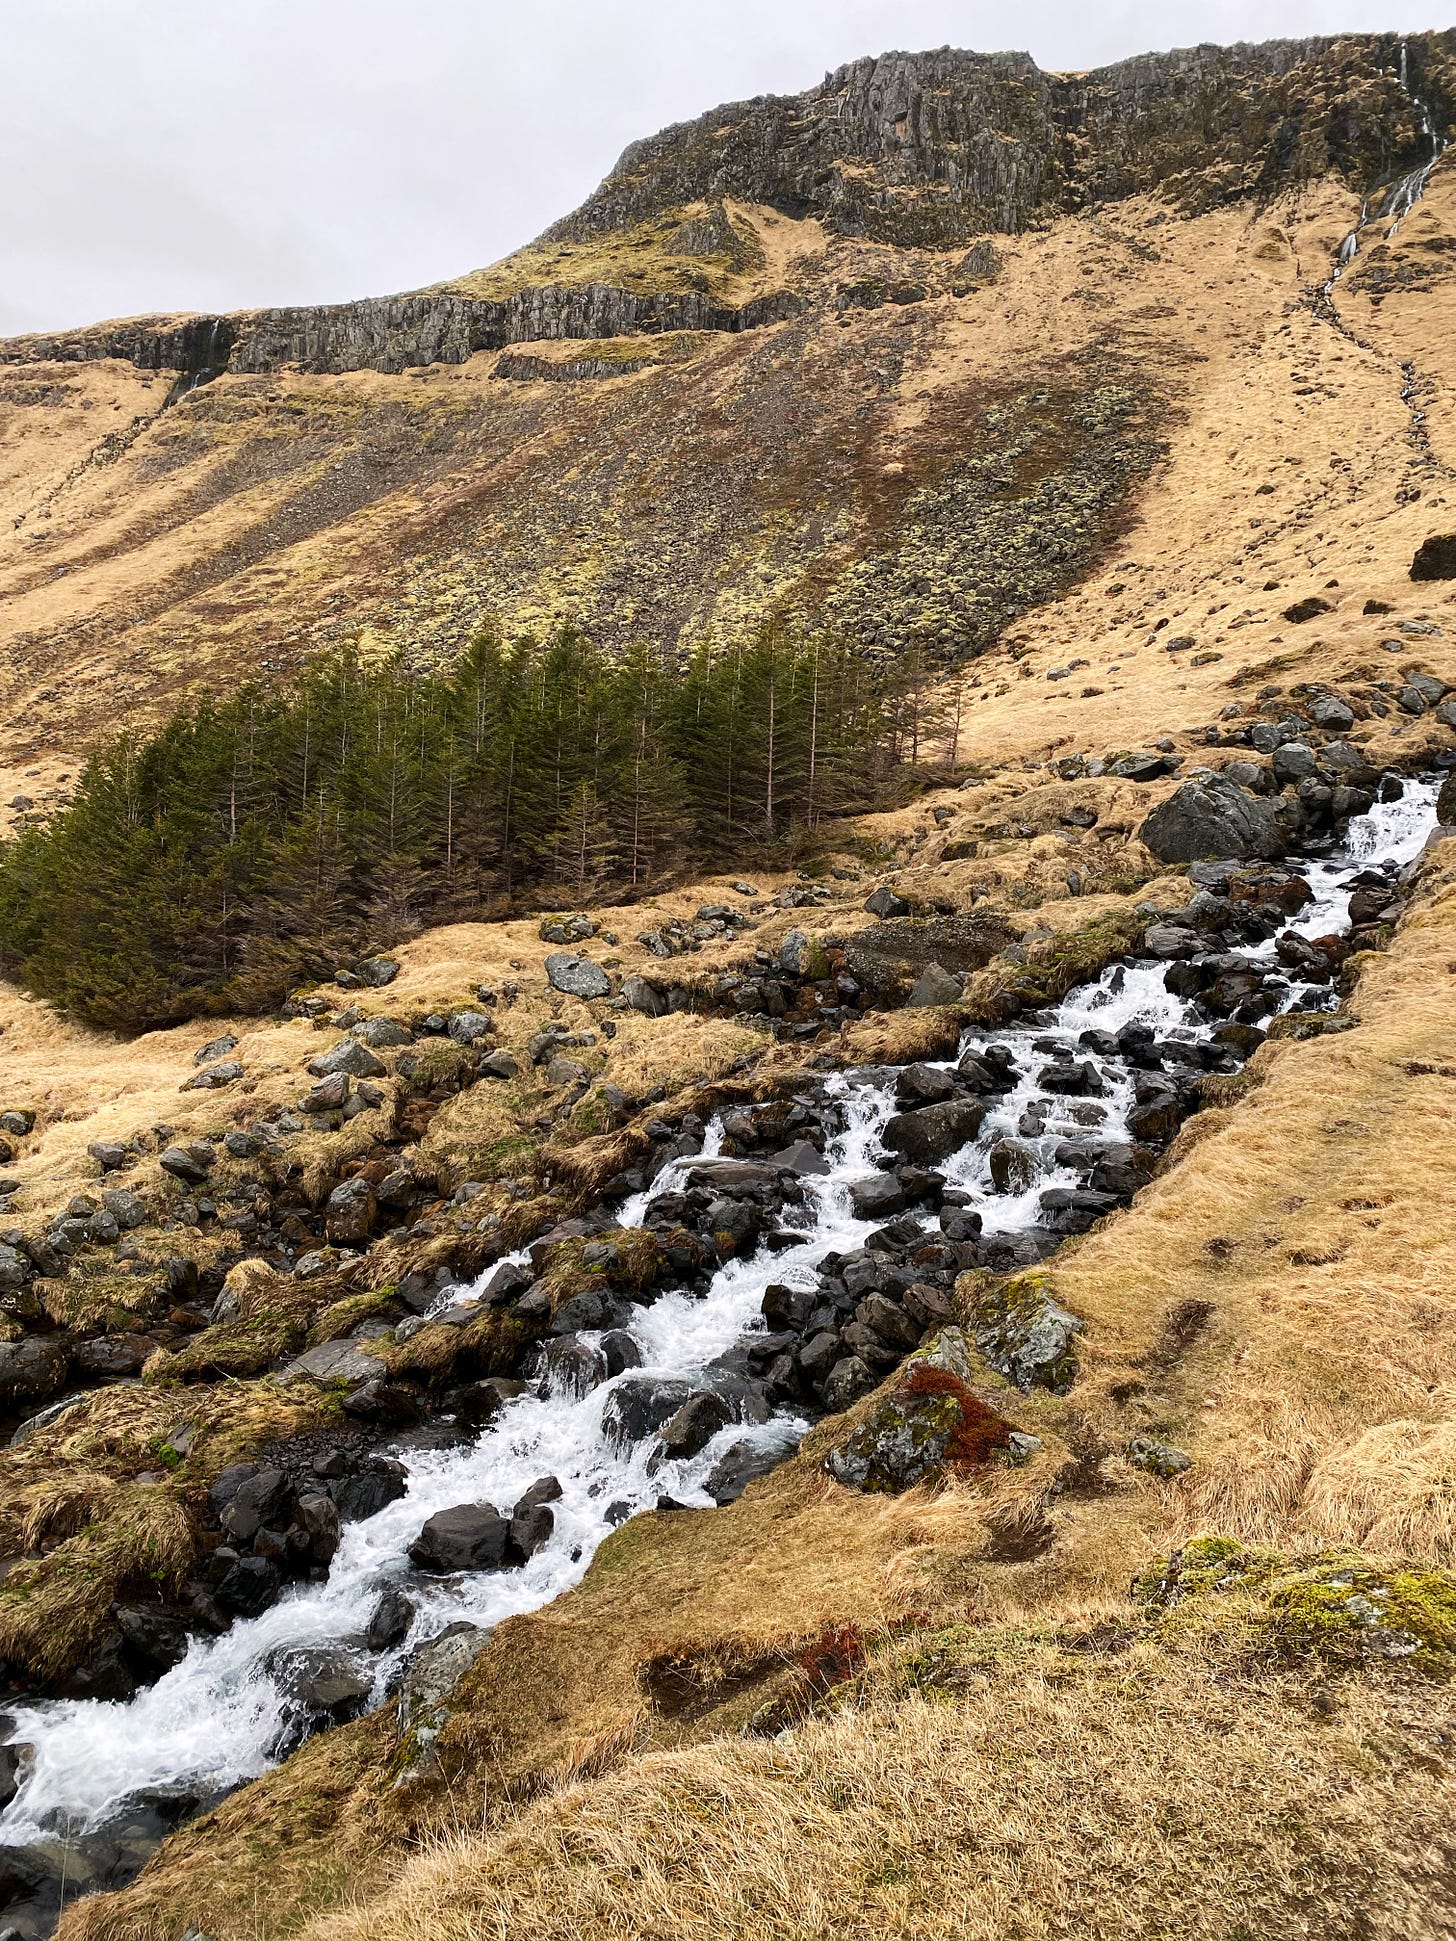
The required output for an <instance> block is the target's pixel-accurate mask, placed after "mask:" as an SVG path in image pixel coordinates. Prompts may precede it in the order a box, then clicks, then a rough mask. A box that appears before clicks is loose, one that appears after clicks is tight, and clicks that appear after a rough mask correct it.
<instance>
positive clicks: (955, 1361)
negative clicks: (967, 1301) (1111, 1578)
mask: <svg viewBox="0 0 1456 1941" xmlns="http://www.w3.org/2000/svg"><path fill="white" fill-rule="evenodd" d="M971 1372H972V1369H971V1358H970V1354H969V1350H968V1344H967V1342H966V1339H965V1336H964V1335H963V1334H962V1333H961V1332H960V1330H959V1329H957V1328H947V1329H945V1330H944V1332H943V1333H941V1334H940V1335H939V1336H938V1337H937V1338H936V1340H935V1341H934V1342H932V1343H930V1344H929V1345H928V1346H927V1347H926V1348H925V1349H923V1350H921V1351H920V1352H919V1353H917V1354H914V1355H911V1356H910V1357H909V1359H908V1360H907V1361H906V1362H905V1363H904V1365H903V1366H902V1368H901V1370H900V1372H899V1374H898V1375H897V1376H896V1378H895V1381H894V1383H893V1384H892V1385H891V1387H890V1389H889V1392H888V1393H887V1394H885V1396H884V1397H883V1398H882V1399H881V1400H879V1401H878V1402H877V1403H876V1404H875V1407H874V1408H873V1409H872V1410H871V1412H870V1414H869V1415H868V1416H867V1417H866V1419H865V1420H864V1421H863V1422H861V1423H860V1424H859V1426H858V1427H857V1428H856V1429H854V1430H853V1431H852V1432H851V1433H850V1434H849V1435H848V1436H847V1437H846V1438H845V1439H844V1441H843V1442H841V1443H840V1444H839V1445H838V1446H837V1447H836V1448H834V1449H831V1450H830V1452H829V1454H828V1456H827V1457H826V1458H825V1464H824V1466H825V1468H826V1469H827V1470H828V1471H829V1473H830V1475H831V1476H833V1477H834V1479H835V1481H836V1482H839V1483H843V1484H844V1485H845V1487H846V1488H848V1489H858V1490H863V1491H866V1492H871V1493H882V1494H889V1495H898V1494H899V1492H900V1491H902V1490H906V1489H910V1488H912V1487H913V1486H914V1485H915V1484H916V1483H919V1482H922V1481H923V1480H924V1479H925V1477H927V1476H928V1475H930V1474H932V1473H933V1472H934V1471H937V1470H940V1469H942V1468H944V1467H946V1466H948V1465H952V1464H953V1465H955V1466H956V1467H958V1468H968V1467H971V1466H974V1465H977V1464H981V1463H985V1462H987V1461H989V1460H990V1459H991V1458H992V1457H993V1456H994V1455H995V1453H996V1452H997V1451H998V1450H1002V1449H1005V1448H1006V1447H1007V1446H1008V1444H1009V1442H1010V1438H1011V1434H1012V1429H1011V1424H1010V1423H1009V1422H1005V1421H1003V1420H1002V1418H1001V1417H1000V1416H999V1415H997V1414H996V1413H995V1411H994V1410H992V1409H989V1408H987V1406H986V1404H985V1403H984V1402H982V1401H981V1399H980V1397H979V1396H978V1395H977V1394H976V1393H975V1391H974V1390H973V1389H971V1388H970V1387H969V1386H968V1380H969V1377H970V1375H971Z"/></svg>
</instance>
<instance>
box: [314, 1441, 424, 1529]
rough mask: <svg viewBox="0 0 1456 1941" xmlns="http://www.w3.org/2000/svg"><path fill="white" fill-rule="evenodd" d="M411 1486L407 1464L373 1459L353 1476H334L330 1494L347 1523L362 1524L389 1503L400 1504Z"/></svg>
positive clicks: (378, 1458)
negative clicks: (406, 1468)
mask: <svg viewBox="0 0 1456 1941" xmlns="http://www.w3.org/2000/svg"><path fill="white" fill-rule="evenodd" d="M408 1487H409V1480H408V1477H407V1475H406V1472H405V1467H404V1464H403V1463H399V1462H395V1461H394V1459H393V1458H392V1457H390V1456H371V1457H370V1458H369V1459H368V1461H367V1462H366V1463H365V1464H364V1466H363V1468H362V1469H360V1470H358V1471H356V1472H355V1473H354V1474H353V1475H345V1476H338V1477H330V1478H329V1482H328V1493H329V1495H330V1496H331V1497H332V1498H333V1499H334V1502H335V1503H336V1504H337V1505H338V1509H339V1516H340V1518H341V1519H342V1521H343V1522H345V1523H362V1522H363V1521H364V1519H365V1518H366V1517H371V1516H375V1515H377V1514H378V1512H379V1511H380V1510H382V1509H383V1508H384V1507H385V1505H386V1504H387V1503H395V1502H398V1500H399V1498H400V1497H401V1496H403V1495H404V1494H405V1493H406V1491H407V1490H408Z"/></svg>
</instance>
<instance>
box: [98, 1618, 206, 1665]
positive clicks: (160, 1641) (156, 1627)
mask: <svg viewBox="0 0 1456 1941" xmlns="http://www.w3.org/2000/svg"><path fill="white" fill-rule="evenodd" d="M112 1616H113V1617H114V1618H115V1620H116V1628H117V1630H118V1631H120V1633H121V1636H122V1642H123V1644H124V1645H125V1647H126V1653H127V1657H128V1658H129V1659H130V1660H131V1662H132V1664H133V1665H134V1666H135V1668H136V1670H137V1672H138V1673H139V1674H140V1676H142V1677H143V1678H146V1679H148V1680H152V1679H157V1678H160V1677H161V1676H162V1674H163V1672H168V1671H171V1669H172V1667H173V1666H174V1665H180V1664H181V1662H182V1660H183V1659H184V1658H185V1657H186V1656H187V1647H188V1646H189V1644H191V1642H192V1634H191V1632H190V1631H189V1630H188V1628H187V1625H186V1623H185V1622H184V1620H183V1619H182V1618H180V1617H179V1616H178V1615H177V1614H176V1612H174V1611H164V1610H161V1609H159V1608H158V1607H157V1606H156V1605H154V1604H118V1605H117V1606H116V1608H115V1610H114V1611H113V1613H112Z"/></svg>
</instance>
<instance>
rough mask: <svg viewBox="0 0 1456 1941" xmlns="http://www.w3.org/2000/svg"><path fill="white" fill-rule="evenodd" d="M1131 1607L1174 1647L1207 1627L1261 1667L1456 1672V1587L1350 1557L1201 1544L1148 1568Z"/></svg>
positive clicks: (1214, 1540) (1209, 1540)
mask: <svg viewBox="0 0 1456 1941" xmlns="http://www.w3.org/2000/svg"><path fill="white" fill-rule="evenodd" d="M1133 1598H1134V1601H1135V1602H1136V1603H1137V1604H1138V1605H1140V1606H1141V1607H1142V1609H1143V1611H1144V1612H1145V1613H1146V1614H1148V1615H1149V1616H1151V1617H1153V1618H1154V1619H1155V1620H1156V1621H1158V1622H1160V1623H1161V1624H1163V1625H1164V1626H1165V1628H1166V1629H1167V1630H1168V1631H1169V1633H1170V1634H1171V1635H1173V1636H1174V1637H1178V1636H1187V1635H1189V1634H1190V1633H1197V1632H1198V1631H1200V1630H1202V1629H1204V1628H1206V1627H1207V1625H1208V1624H1210V1623H1212V1624H1214V1625H1215V1627H1216V1628H1218V1629H1221V1630H1222V1629H1228V1630H1231V1631H1232V1632H1233V1633H1235V1634H1237V1636H1238V1638H1239V1639H1240V1641H1241V1645H1242V1649H1243V1651H1244V1652H1246V1653H1248V1654H1251V1655H1254V1656H1257V1657H1260V1658H1267V1659H1272V1660H1275V1661H1282V1660H1295V1659H1307V1658H1316V1659H1320V1660H1322V1661H1324V1662H1326V1663H1328V1664H1331V1665H1335V1666H1339V1665H1351V1666H1353V1665H1360V1664H1367V1663H1371V1662H1379V1661H1384V1662H1387V1663H1390V1664H1393V1665H1406V1666H1409V1667H1410V1669H1411V1670H1413V1671H1418V1672H1421V1673H1423V1674H1425V1675H1427V1676H1437V1677H1449V1676H1450V1675H1451V1674H1452V1673H1453V1672H1456V1579H1453V1578H1452V1576H1451V1575H1450V1574H1449V1573H1448V1572H1446V1571H1441V1570H1429V1569H1424V1568H1422V1567H1420V1566H1418V1565H1413V1564H1408V1563H1403V1562H1382V1561H1381V1560H1379V1559H1375V1558H1369V1557H1366V1556H1365V1555H1363V1553H1361V1552H1360V1551H1356V1550H1331V1551H1323V1552H1320V1553H1319V1554H1318V1555H1315V1556H1312V1557H1288V1556H1284V1555H1281V1554H1280V1553H1278V1552H1276V1551H1266V1550H1256V1549H1251V1548H1248V1547H1246V1546H1244V1545H1242V1544H1240V1543H1239V1542H1237V1541H1236V1540H1235V1539H1234V1538H1232V1537H1219V1536H1205V1537H1199V1538H1196V1539H1195V1540H1194V1541H1193V1542H1192V1543H1188V1544H1185V1545H1184V1546H1183V1548H1182V1549H1181V1550H1176V1551H1174V1552H1173V1553H1172V1554H1171V1555H1170V1556H1168V1557H1162V1558H1159V1559H1158V1560H1157V1561H1156V1562H1155V1563H1153V1564H1151V1565H1149V1567H1148V1568H1147V1569H1146V1570H1145V1571H1143V1572H1142V1573H1141V1575H1140V1576H1139V1577H1138V1578H1137V1580H1136V1582H1135V1583H1134V1585H1133Z"/></svg>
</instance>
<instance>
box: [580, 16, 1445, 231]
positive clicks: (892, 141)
mask: <svg viewBox="0 0 1456 1941" xmlns="http://www.w3.org/2000/svg"><path fill="white" fill-rule="evenodd" d="M1402 46H1404V47H1405V50H1406V53H1405V62H1404V70H1405V80H1404V81H1402V78H1401V70H1402V59H1401V49H1402ZM1415 96H1420V97H1422V98H1423V99H1424V100H1425V101H1426V102H1427V103H1428V104H1429V105H1430V107H1431V111H1432V116H1433V119H1434V120H1435V121H1436V123H1437V125H1438V126H1444V125H1446V124H1447V123H1449V121H1450V119H1451V112H1452V105H1453V101H1456V35H1453V34H1451V33H1443V34H1424V35H1418V36H1415V37H1413V38H1411V39H1410V40H1409V41H1408V42H1402V41H1401V40H1400V39H1399V38H1398V37H1396V36H1394V35H1389V34H1385V35H1350V36H1345V37H1342V38H1340V39H1338V40H1298V41H1292V40H1286V41H1269V42H1267V43H1265V44H1264V45H1262V46H1258V47H1250V46H1237V47H1231V48H1224V47H1198V48H1193V49H1189V50H1184V51H1179V52H1175V53H1170V54H1150V55H1145V56H1142V57H1140V58H1138V59H1136V60H1131V61H1122V62H1119V63H1118V64H1117V65H1116V66H1114V67H1107V68H1101V69H1098V70H1096V71H1094V72H1092V73H1089V74H1083V75H1059V74H1047V73H1044V72H1043V71H1042V70H1041V69H1040V68H1039V67H1037V65H1036V63H1035V62H1034V61H1032V60H1031V59H1030V58H1029V57H1028V56H1027V55H1025V54H973V53H965V52H962V51H960V50H958V49H954V48H940V49H938V50H936V51H935V52H933V53H928V54H900V53H895V54H885V55H882V56H880V57H879V58H878V59H875V60H861V61H854V62H852V63H851V64H850V65H849V66H847V67H842V68H839V69H838V70H836V72H834V73H833V74H830V75H827V76H826V77H825V79H824V81H823V83H822V85H821V86H819V87H817V88H811V89H810V90H808V92H807V93H804V94H801V95H792V96H778V95H769V96H763V97H760V98H759V99H757V100H754V101H749V102H738V103H734V104H732V105H730V106H727V107H723V108H718V109H715V110H714V111H713V112H712V113H711V114H707V115H704V116H702V117H701V118H700V119H699V120H697V121H692V122H685V123H683V124H681V125H679V126H677V127H674V128H668V129H665V130H664V131H663V132H662V133H661V134H659V135H654V136H652V137H651V138H650V139H649V140H647V141H642V142H637V143H634V144H633V146H632V147H631V148H629V149H628V150H627V151H626V153H625V154H624V155H623V157H622V159H621V161H620V162H619V163H618V164H617V167H616V168H615V169H614V170H613V171H612V173H611V175H609V176H608V178H607V180H606V181H605V182H604V183H603V184H602V186H601V187H600V188H599V189H598V190H597V192H596V194H595V195H593V196H592V197H590V199H589V200H588V201H587V202H586V203H584V204H583V205H582V207H581V208H580V209H579V210H577V211H576V213H575V214H574V215H571V216H568V217H567V218H566V219H565V220H564V221H563V222H561V223H559V224H558V225H557V226H556V228H555V229H554V230H552V231H549V232H548V234H550V235H553V236H561V237H580V236H583V235H588V234H594V233H600V232H601V231H603V230H611V229H617V228H622V227H625V226H627V225H629V224H632V223H635V222H639V221H641V220H643V219H644V218H645V217H646V216H648V215H651V214H654V213H656V212H658V211H660V210H662V209H664V208H670V207H673V206H675V205H677V204H680V203H686V202H692V201H695V200H698V199H702V198H708V197H713V196H723V195H729V196H734V197H737V198H740V199H741V200H743V201H748V202H761V203H767V204H770V205H771V206H773V207H775V208H778V209H782V210H784V211H786V212H788V213H790V214H793V215H797V216H804V215H815V216H819V217H822V218H823V219H824V221H825V222H826V223H827V224H828V225H829V227H830V228H831V229H833V230H835V231H837V232H838V233H839V234H841V235H846V236H870V237H874V238H877V239H878V240H881V241H885V242H892V243H899V244H902V245H908V246H913V245H928V246H932V247H942V248H944V247H950V246H953V245H955V244H957V243H959V242H962V241H965V240H967V239H968V238H970V237H972V236H975V235H977V234H980V233H983V232H984V231H986V230H1004V231H1006V232H1008V233H1015V232H1017V231H1019V230H1022V229H1025V228H1027V227H1028V226H1029V225H1030V224H1032V223H1034V222H1036V221H1037V220H1038V219H1039V218H1044V217H1047V216H1051V215H1057V214H1062V213H1065V212H1067V211H1071V210H1077V209H1082V208H1085V207H1087V206H1088V205H1089V204H1093V203H1098V202H1107V201H1115V200H1118V199H1119V198H1121V197H1125V196H1129V195H1136V194H1140V193H1144V192H1147V191H1150V190H1156V189H1162V190H1165V191H1168V192H1170V193H1171V194H1173V195H1174V196H1175V197H1176V198H1177V199H1178V200H1179V201H1180V202H1182V203H1183V204H1184V205H1185V206H1187V207H1189V208H1190V209H1197V208H1208V207H1211V206H1213V205H1215V204H1216V203H1218V202H1220V201H1224V200H1228V199H1230V198H1233V197H1237V196H1240V195H1244V194H1247V193H1250V192H1251V191H1255V190H1258V191H1262V192H1264V193H1270V194H1272V193H1275V192H1277V191H1278V190H1279V189H1280V188H1284V187H1287V186H1289V185H1291V184H1293V183H1296V182H1301V181H1309V180H1311V179H1313V178H1315V177H1317V176H1320V175H1323V174H1326V173H1328V172H1330V171H1334V172H1336V173H1339V174H1341V175H1343V176H1345V177H1346V179H1347V180H1348V181H1350V182H1351V184H1352V185H1357V186H1360V187H1362V188H1364V187H1368V186H1372V185H1373V184H1374V183H1375V182H1376V181H1378V180H1380V179H1381V178H1382V177H1389V176H1393V175H1394V174H1397V173H1399V172H1400V171H1401V170H1402V169H1404V168H1409V167H1412V166H1413V165H1414V164H1415V162H1416V161H1417V160H1419V159H1420V155H1421V152H1422V143H1423V139H1424V138H1423V136H1422V133H1421V130H1420V126H1419V117H1418V114H1417V113H1415V112H1413V97H1415Z"/></svg>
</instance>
